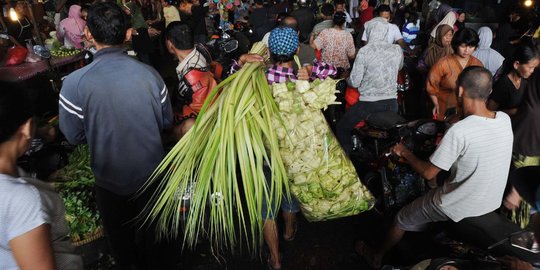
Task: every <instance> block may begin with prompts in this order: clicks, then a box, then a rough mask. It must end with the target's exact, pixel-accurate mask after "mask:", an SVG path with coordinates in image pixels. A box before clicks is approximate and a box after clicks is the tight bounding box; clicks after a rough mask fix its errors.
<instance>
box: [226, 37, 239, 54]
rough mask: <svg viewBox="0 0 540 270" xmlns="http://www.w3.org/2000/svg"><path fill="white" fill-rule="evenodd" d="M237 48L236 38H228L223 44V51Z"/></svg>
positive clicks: (232, 50)
mask: <svg viewBox="0 0 540 270" xmlns="http://www.w3.org/2000/svg"><path fill="white" fill-rule="evenodd" d="M236 49H238V40H234V39H233V40H229V41H227V42H226V43H225V44H224V45H223V51H225V53H231V52H234V51H235V50H236Z"/></svg>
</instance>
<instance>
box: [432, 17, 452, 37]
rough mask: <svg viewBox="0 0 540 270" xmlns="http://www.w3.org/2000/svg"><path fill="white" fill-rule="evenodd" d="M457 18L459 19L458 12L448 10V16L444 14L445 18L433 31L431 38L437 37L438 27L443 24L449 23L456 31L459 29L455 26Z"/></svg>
mask: <svg viewBox="0 0 540 270" xmlns="http://www.w3.org/2000/svg"><path fill="white" fill-rule="evenodd" d="M456 20H457V14H456V13H455V12H453V11H450V12H448V13H447V14H446V16H444V18H443V19H442V20H441V21H440V22H439V23H438V24H437V25H436V26H435V27H434V28H433V30H432V31H431V38H436V37H437V29H438V28H439V26H441V25H445V24H446V25H449V26H451V27H452V29H454V31H457V29H456V28H455V27H454V26H455V24H456Z"/></svg>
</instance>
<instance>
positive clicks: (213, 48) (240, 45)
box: [197, 29, 251, 79]
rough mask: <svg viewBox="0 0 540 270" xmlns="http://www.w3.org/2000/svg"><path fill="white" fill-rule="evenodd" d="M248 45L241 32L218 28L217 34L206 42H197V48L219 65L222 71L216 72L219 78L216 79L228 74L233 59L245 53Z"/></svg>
mask: <svg viewBox="0 0 540 270" xmlns="http://www.w3.org/2000/svg"><path fill="white" fill-rule="evenodd" d="M250 46H251V44H250V43H249V40H248V38H247V37H246V36H245V35H244V34H243V33H242V32H239V31H234V30H227V31H223V30H221V29H220V30H219V34H218V35H214V36H212V38H211V39H210V41H208V42H207V43H206V44H197V49H198V50H199V51H200V52H201V53H203V55H205V57H207V58H208V59H211V60H213V61H215V62H216V63H218V64H219V65H220V68H221V69H222V71H221V72H217V73H219V74H218V75H219V78H216V79H224V78H226V77H227V76H228V75H229V72H230V67H231V65H232V62H233V59H238V58H239V57H240V56H241V55H242V54H245V53H247V52H248V51H249V48H250ZM210 62H212V61H210ZM214 73H216V72H214Z"/></svg>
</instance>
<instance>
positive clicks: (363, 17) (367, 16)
mask: <svg viewBox="0 0 540 270" xmlns="http://www.w3.org/2000/svg"><path fill="white" fill-rule="evenodd" d="M374 11H375V10H374V9H373V7H372V6H368V7H367V8H366V9H365V10H362V13H361V14H360V19H359V21H358V26H360V27H362V26H364V23H366V22H367V21H369V20H371V19H373V12H374Z"/></svg>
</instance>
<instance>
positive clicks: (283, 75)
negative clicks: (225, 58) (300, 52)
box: [231, 61, 337, 84]
mask: <svg viewBox="0 0 540 270" xmlns="http://www.w3.org/2000/svg"><path fill="white" fill-rule="evenodd" d="M240 69H241V67H240V66H239V65H238V63H237V62H236V61H233V64H232V66H231V74H233V73H235V72H237V71H239V70H240ZM336 74H337V69H336V67H334V66H333V65H329V64H326V63H324V62H318V61H314V62H313V67H312V68H311V74H310V77H309V80H310V81H313V80H316V79H321V80H324V79H326V78H327V77H328V76H333V75H336ZM296 79H297V77H296V74H294V70H293V69H292V68H286V67H281V66H278V65H275V64H274V65H271V66H270V68H268V71H267V72H266V80H267V81H268V84H273V83H284V82H287V81H293V82H294V81H296Z"/></svg>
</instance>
